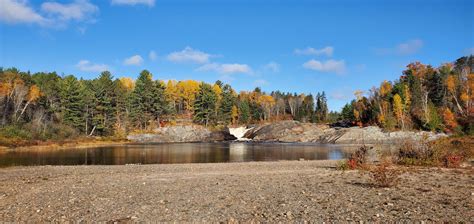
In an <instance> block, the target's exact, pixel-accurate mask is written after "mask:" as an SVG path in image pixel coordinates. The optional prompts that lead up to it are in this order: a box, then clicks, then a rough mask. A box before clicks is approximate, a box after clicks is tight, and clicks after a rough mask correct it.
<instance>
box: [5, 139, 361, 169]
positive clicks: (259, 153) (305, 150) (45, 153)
mask: <svg viewBox="0 0 474 224" xmlns="http://www.w3.org/2000/svg"><path fill="white" fill-rule="evenodd" d="M353 149H354V147H350V146H343V145H321V144H285V143H240V142H227V143H182V144H154V145H124V146H113V147H96V148H84V149H63V150H57V149H55V150H44V149H43V150H20V151H4V152H0V166H2V167H6V166H31V165H123V164H170V163H216V162H246V161H277V160H299V159H301V158H302V159H305V160H336V159H343V158H346V157H347V156H348V155H349V153H350V152H351V151H353Z"/></svg>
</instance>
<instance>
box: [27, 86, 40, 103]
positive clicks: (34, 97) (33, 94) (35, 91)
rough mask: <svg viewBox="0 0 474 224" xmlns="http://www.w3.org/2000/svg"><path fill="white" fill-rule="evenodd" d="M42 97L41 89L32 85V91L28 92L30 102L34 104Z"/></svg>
mask: <svg viewBox="0 0 474 224" xmlns="http://www.w3.org/2000/svg"><path fill="white" fill-rule="evenodd" d="M40 96H41V92H40V89H39V88H38V86H36V85H32V86H31V87H30V91H29V92H28V101H30V102H33V101H35V100H37V99H38V98H39V97H40Z"/></svg>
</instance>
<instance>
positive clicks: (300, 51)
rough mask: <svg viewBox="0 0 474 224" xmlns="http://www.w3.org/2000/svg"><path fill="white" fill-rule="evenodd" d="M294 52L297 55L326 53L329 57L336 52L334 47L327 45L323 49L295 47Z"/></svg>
mask: <svg viewBox="0 0 474 224" xmlns="http://www.w3.org/2000/svg"><path fill="white" fill-rule="evenodd" d="M294 53H295V54H297V55H315V56H319V55H326V56H328V57H331V56H332V54H333V53H334V47H332V46H327V47H324V48H321V49H315V48H312V47H307V48H305V49H295V51H294Z"/></svg>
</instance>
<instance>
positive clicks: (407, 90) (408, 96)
mask: <svg viewBox="0 0 474 224" xmlns="http://www.w3.org/2000/svg"><path fill="white" fill-rule="evenodd" d="M404 87H405V88H403V94H404V95H405V109H406V108H408V107H409V106H410V104H411V94H410V88H409V87H408V85H407V84H405V86H404ZM406 110H408V109H406Z"/></svg>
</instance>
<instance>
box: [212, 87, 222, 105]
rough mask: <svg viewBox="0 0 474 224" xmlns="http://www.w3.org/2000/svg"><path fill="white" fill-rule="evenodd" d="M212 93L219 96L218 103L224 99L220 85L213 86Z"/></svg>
mask: <svg viewBox="0 0 474 224" xmlns="http://www.w3.org/2000/svg"><path fill="white" fill-rule="evenodd" d="M212 91H214V93H215V94H216V95H217V102H220V101H221V99H222V89H221V87H220V86H219V85H217V84H214V85H213V86H212Z"/></svg>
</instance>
